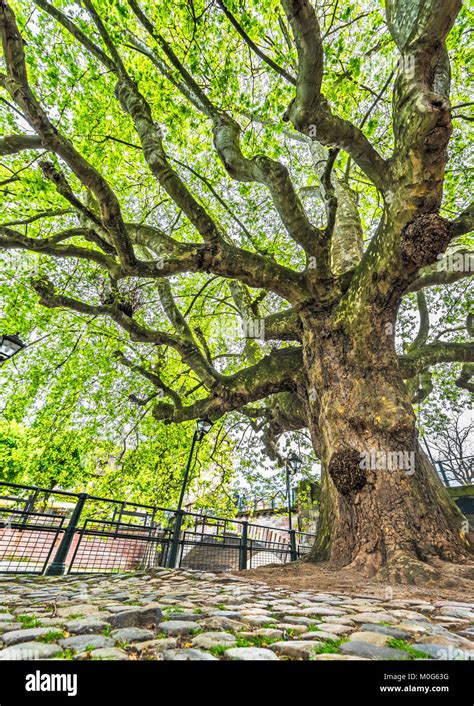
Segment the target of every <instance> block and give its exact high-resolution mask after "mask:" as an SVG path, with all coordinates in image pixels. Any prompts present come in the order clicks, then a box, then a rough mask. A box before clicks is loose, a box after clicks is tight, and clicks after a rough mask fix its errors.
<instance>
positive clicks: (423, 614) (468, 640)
mask: <svg viewBox="0 0 474 706" xmlns="http://www.w3.org/2000/svg"><path fill="white" fill-rule="evenodd" d="M10 659H73V660H76V659H79V660H82V659H107V660H124V659H152V660H308V659H311V660H348V659H359V660H360V659H395V660H398V659H404V660H405V659H409V660H417V659H463V660H467V659H474V604H472V603H471V604H470V603H460V602H454V601H447V600H445V601H436V602H433V603H427V602H424V601H422V600H420V599H418V600H417V599H409V600H408V599H407V600H400V599H398V598H397V599H393V600H384V599H378V598H373V597H367V596H356V595H347V594H337V593H334V594H333V593H318V592H317V591H314V592H313V591H301V592H294V591H289V590H288V589H284V588H281V589H276V588H270V587H269V586H268V585H266V584H265V583H262V582H257V581H254V580H249V579H246V578H245V577H244V576H242V577H240V576H239V577H236V576H233V575H226V574H211V573H207V572H202V571H184V570H169V569H158V570H157V571H156V572H155V573H154V574H153V575H152V576H149V575H137V574H115V575H107V576H103V575H102V576H78V575H72V576H66V577H44V576H37V577H34V576H22V577H20V576H1V575H0V660H10Z"/></svg>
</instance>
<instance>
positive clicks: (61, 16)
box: [0, 0, 474, 581]
mask: <svg viewBox="0 0 474 706" xmlns="http://www.w3.org/2000/svg"><path fill="white" fill-rule="evenodd" d="M13 8H14V9H12V7H10V6H9V5H8V4H7V3H6V2H5V1H4V0H0V32H1V36H2V43H3V53H4V65H3V71H2V72H0V86H1V87H3V95H2V106H3V108H4V113H3V118H2V120H3V125H4V127H5V137H4V138H3V139H2V140H1V142H0V150H1V153H2V155H3V156H4V158H6V159H4V164H5V167H4V169H5V175H4V177H2V184H1V185H2V188H3V189H4V195H5V199H4V208H3V215H4V216H5V217H4V218H3V219H2V221H3V222H2V225H1V226H0V248H2V249H3V250H4V251H6V253H8V251H11V250H20V251H23V254H24V257H25V259H24V260H23V261H22V260H21V258H20V259H14V260H13V261H12V260H10V259H9V258H8V256H7V257H6V260H5V262H6V267H13V268H15V271H14V273H13V274H14V276H15V277H20V279H21V283H22V285H24V286H25V287H27V288H29V289H27V290H25V293H24V295H23V294H21V295H18V296H17V295H16V293H15V294H13V295H9V296H8V298H9V300H10V302H11V297H12V296H13V297H15V296H17V298H18V299H21V300H23V301H27V302H28V306H27V307H26V309H27V312H28V313H27V312H26V311H25V317H26V319H28V317H30V321H29V323H30V326H29V327H28V329H29V330H30V331H31V328H32V325H33V326H34V325H36V320H37V319H36V317H37V316H38V314H37V310H36V308H35V309H34V310H33V309H32V307H31V301H32V292H35V293H36V294H37V295H39V301H40V303H41V304H42V305H43V306H44V307H47V308H49V309H51V310H59V312H56V314H57V315H58V316H57V318H55V316H54V315H52V316H51V319H50V325H52V326H53V328H54V329H55V335H54V337H53V341H52V342H51V341H50V343H49V344H48V345H51V343H53V345H54V339H57V338H58V337H60V338H61V340H64V339H66V340H69V341H70V340H71V339H74V342H73V343H72V346H71V347H70V350H69V353H68V356H69V358H68V360H69V359H72V360H74V358H75V352H76V351H77V348H78V347H79V346H80V345H81V343H82V342H83V340H84V337H85V336H88V337H90V338H89V344H88V345H91V343H90V341H91V340H94V345H93V346H91V347H92V348H93V355H91V357H90V358H89V364H90V365H93V364H94V362H93V361H94V358H96V360H97V362H99V361H100V362H102V361H105V360H107V361H108V367H107V366H106V365H104V368H103V370H104V378H107V376H108V375H110V373H111V370H112V366H114V369H118V368H121V369H122V370H123V371H124V373H120V374H119V380H118V383H117V387H116V388H115V389H114V391H113V394H111V395H110V397H107V399H106V401H105V404H106V405H110V406H111V407H112V406H113V405H114V403H115V399H114V398H115V397H116V395H117V391H118V390H119V389H120V388H121V387H123V380H122V379H121V376H122V375H123V374H133V375H134V377H135V378H137V379H138V376H141V378H143V388H142V390H136V391H134V392H133V393H132V395H133V398H132V399H133V401H134V402H135V404H136V405H137V407H138V408H139V409H140V410H141V414H143V415H145V414H146V413H147V412H148V411H150V412H151V413H152V414H153V417H154V418H155V419H156V420H164V421H166V422H168V423H170V422H176V423H181V422H186V421H189V420H192V419H196V418H198V417H202V416H204V415H207V416H209V417H211V418H212V419H214V420H217V419H220V418H222V417H223V416H224V415H225V414H227V413H230V412H233V411H239V413H240V414H242V415H244V416H245V417H247V418H248V419H249V420H250V421H252V423H253V424H259V425H260V429H261V431H262V434H263V437H264V440H265V442H266V443H267V445H268V446H269V448H270V450H271V449H272V447H273V453H275V452H276V448H275V442H274V440H275V438H278V437H279V436H280V435H281V434H282V433H283V432H285V431H288V430H292V431H295V430H298V429H301V428H308V430H309V432H310V435H311V440H312V444H313V448H314V450H315V453H316V454H317V455H318V456H319V457H320V459H321V462H322V466H323V477H322V497H321V520H320V526H319V536H318V541H317V543H316V545H315V547H314V550H313V552H312V553H311V556H310V558H311V559H313V560H319V559H327V560H329V561H330V563H331V565H332V566H343V565H349V566H351V567H354V568H360V569H362V570H363V571H365V572H368V573H376V572H379V574H380V575H381V576H386V577H389V578H391V579H393V580H406V579H407V580H413V581H418V580H422V579H424V578H427V577H430V576H438V575H439V571H440V570H441V569H442V567H443V562H465V561H466V560H467V558H468V552H469V548H468V544H467V541H466V538H465V537H464V534H463V532H462V517H461V515H460V513H459V512H457V510H456V508H455V506H454V505H453V503H451V501H450V500H449V498H448V496H447V494H446V492H445V491H444V489H443V487H442V485H441V484H440V482H439V480H438V479H437V477H436V475H435V473H434V471H433V468H432V467H431V465H430V463H429V462H428V460H427V458H426V457H425V455H424V454H423V452H422V451H421V449H420V446H419V443H418V439H417V428H416V418H415V414H414V411H413V406H412V403H413V402H415V403H416V402H417V401H420V400H422V399H423V397H424V396H426V394H427V392H429V390H428V387H429V385H428V384H427V379H428V377H429V375H430V371H431V369H432V366H435V365H437V364H439V363H452V362H459V363H461V364H462V366H463V367H462V370H461V372H460V374H459V377H458V379H457V384H458V385H460V386H463V387H467V388H470V387H471V386H472V383H471V382H470V380H471V373H472V363H473V361H474V345H473V344H472V342H470V341H469V339H468V334H469V330H468V329H469V320H468V329H466V328H463V330H462V332H461V331H459V330H458V331H457V332H456V333H455V335H454V336H448V339H447V340H446V339H444V340H434V341H430V339H429V332H430V330H429V327H428V326H427V321H428V317H427V313H428V305H427V301H426V296H424V294H423V292H424V289H425V287H432V286H435V285H441V284H443V285H451V284H452V283H455V282H458V281H459V280H462V278H464V277H466V276H467V275H469V274H471V268H470V265H469V263H470V259H469V252H470V248H469V245H470V241H469V239H468V238H466V237H465V234H467V233H468V232H469V231H470V230H471V228H472V207H469V206H468V205H467V198H468V184H467V180H466V179H465V176H466V169H465V167H464V166H463V165H464V159H463V155H464V151H465V150H466V149H467V147H466V138H465V134H464V132H463V130H462V129H458V130H457V132H456V134H455V136H454V138H453V143H454V152H455V161H454V162H453V163H452V164H450V163H449V161H448V151H447V147H448V143H449V142H450V140H451V137H452V134H453V124H456V123H457V122H458V123H459V128H460V127H462V123H463V121H465V118H466V113H465V110H468V108H469V105H468V103H469V101H468V99H467V98H466V96H465V90H466V88H465V86H466V81H465V75H464V74H465V71H466V56H467V52H468V48H467V37H468V33H466V32H465V29H466V27H467V26H468V21H469V20H468V15H467V11H466V10H463V9H462V7H461V2H460V0H442V1H441V0H409V2H406V1H405V0H404V1H403V2H401V0H400V1H398V0H386V2H385V14H384V13H383V11H382V9H381V8H380V6H379V5H378V3H375V2H372V1H370V0H366V1H364V2H353V3H350V4H346V5H345V7H341V8H340V7H339V3H338V2H333V3H318V4H317V6H316V7H313V5H312V4H311V3H310V2H308V0H281V3H280V2H277V0H266V1H265V2H263V3H258V4H256V3H253V2H248V3H246V4H245V5H241V4H238V3H231V2H230V0H216V2H214V3H210V4H206V3H200V2H199V3H192V4H191V3H183V4H180V3H176V2H174V1H169V2H163V3H160V5H159V7H156V5H155V3H152V2H143V3H141V4H138V3H137V2H136V0H128V2H126V3H125V2H105V1H102V0H101V1H99V0H97V1H96V2H95V3H93V2H91V0H83V2H81V3H71V2H65V1H63V0H62V1H58V2H55V3H54V4H51V3H48V2H46V0H35V1H34V2H33V3H26V4H25V3H24V2H22V3H20V4H18V3H15V4H14V6H13ZM15 13H16V16H15ZM449 52H450V53H451V57H452V62H451V63H452V70H453V71H452V72H453V77H454V82H453V86H452V87H451V85H450V84H451V76H450V74H451V69H450V53H449ZM375 67H377V70H375ZM450 92H451V93H450ZM450 95H451V97H452V98H453V100H454V103H452V102H451V101H450ZM453 105H455V106H457V108H455V109H454V108H453ZM390 106H391V107H390ZM456 111H462V112H456ZM7 129H8V132H7ZM211 141H212V147H211ZM443 192H444V201H443ZM448 248H451V250H448V255H447V256H446V257H445V259H441V260H440V256H442V254H443V253H445V252H446V251H447V249H448ZM453 252H456V253H462V256H461V260H462V265H461V266H459V255H458V257H457V258H453V256H452V253H453ZM35 254H36V255H35ZM21 262H23V263H24V264H25V268H29V267H30V266H31V263H32V262H34V264H35V267H36V273H35V274H34V275H33V276H32V277H28V276H27V275H26V273H24V274H22V273H21V272H20V271H19V269H18V268H19V264H18V263H21ZM454 263H456V264H454ZM466 263H467V264H466ZM408 292H416V293H417V294H416V298H417V305H418V309H419V318H420V326H419V331H418V333H417V335H416V337H415V338H414V339H413V340H412V341H411V342H410V343H408V342H405V349H404V350H402V351H400V350H397V346H396V336H395V332H396V329H395V326H396V319H397V313H398V310H399V307H400V304H401V302H402V298H403V297H404V296H405V295H406V294H407V293H408ZM19 306H20V307H21V306H22V304H21V303H20V302H19ZM13 311H14V310H13V309H12V307H11V306H9V307H7V317H8V316H10V317H11V316H12V315H13ZM33 311H34V314H33V313H31V312H33ZM39 316H41V315H39ZM33 320H34V321H33ZM58 322H60V325H59V326H58ZM239 324H243V334H244V335H240V334H239V333H238V329H237V326H238V325H239ZM43 325H44V321H43ZM69 326H70V328H68V327H69ZM78 327H79V328H81V331H80V332H79V333H78V332H77V328H78ZM58 328H59V332H58ZM455 328H456V329H458V326H456V327H455ZM63 329H67V330H66V331H64V333H63ZM127 336H128V337H129V339H130V341H128V340H127ZM130 342H131V343H130ZM61 345H63V344H61ZM105 371H107V372H105ZM74 373H75V376H76V382H75V384H74V385H73V387H75V385H76V384H77V388H76V390H77V391H79V389H81V390H82V392H81V393H80V397H81V402H82V405H81V406H82V409H81V410H80V412H79V415H81V414H82V415H83V416H84V417H89V416H91V415H93V414H94V413H95V409H94V405H95V404H96V402H97V401H99V400H100V404H102V405H103V404H104V400H103V397H104V391H107V392H108V391H109V389H110V388H109V387H108V386H107V384H106V383H105V386H104V387H102V385H101V384H100V383H99V384H97V386H96V388H95V389H92V390H85V389H84V387H83V386H81V377H83V382H84V380H85V379H86V378H87V373H86V371H85V370H84V369H82V368H81V367H79V368H77V360H76V366H75V369H74ZM404 379H405V380H407V381H408V383H407V384H406V383H405V382H404ZM104 382H105V380H104ZM27 384H28V385H29V386H30V394H33V395H35V396H36V397H38V395H39V397H40V398H41V395H44V394H45V391H44V388H43V389H42V386H43V385H44V378H43V377H42V373H40V374H38V375H37V376H36V378H35V377H34V376H32V377H31V376H28V383H27ZM66 396H68V395H66ZM29 399H31V397H29ZM76 404H77V402H76ZM115 409H117V407H116V406H115ZM109 411H111V410H109ZM75 413H76V414H77V410H75ZM110 418H111V417H109V419H110ZM374 454H379V457H385V459H390V458H396V459H398V461H397V462H396V463H395V466H393V465H392V467H391V468H390V469H389V470H387V468H385V469H384V468H380V467H378V466H376V467H374V466H373V465H371V464H370V463H369V465H367V464H364V463H363V461H364V459H365V458H366V457H368V458H370V459H372V458H373V456H374ZM412 454H413V455H414V457H415V472H414V473H412V468H411V465H409V467H408V466H407V465H406V463H405V460H406V459H409V458H411V455H412Z"/></svg>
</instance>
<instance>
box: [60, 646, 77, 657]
mask: <svg viewBox="0 0 474 706" xmlns="http://www.w3.org/2000/svg"><path fill="white" fill-rule="evenodd" d="M74 655H75V652H74V650H71V649H69V648H68V649H67V650H63V651H62V652H61V653H60V654H58V655H57V657H56V659H74Z"/></svg>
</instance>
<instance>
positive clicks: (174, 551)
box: [166, 510, 184, 569]
mask: <svg viewBox="0 0 474 706" xmlns="http://www.w3.org/2000/svg"><path fill="white" fill-rule="evenodd" d="M183 516H184V510H177V511H176V517H175V519H174V528H173V536H172V538H171V544H170V551H169V554H168V561H167V562H166V565H167V567H168V569H175V568H176V562H177V559H178V550H179V539H180V535H181V525H182V523H183Z"/></svg>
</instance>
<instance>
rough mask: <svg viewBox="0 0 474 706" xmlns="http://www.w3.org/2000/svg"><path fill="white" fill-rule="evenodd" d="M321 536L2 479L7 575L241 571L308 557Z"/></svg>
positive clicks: (1, 554)
mask: <svg viewBox="0 0 474 706" xmlns="http://www.w3.org/2000/svg"><path fill="white" fill-rule="evenodd" d="M314 539H315V535H310V534H306V533H303V532H298V531H296V530H286V529H280V528H277V527H267V526H265V525H259V524H253V523H249V522H246V521H242V520H236V519H228V518H222V517H214V516H211V515H209V514H207V515H202V514H199V513H193V512H184V511H176V510H170V509H168V508H162V507H156V506H151V505H141V504H138V503H131V502H127V501H118V500H112V499H109V498H100V497H96V496H93V495H86V494H84V493H70V492H67V491H61V490H50V489H47V488H37V487H34V486H24V485H19V484H16V483H7V482H3V481H0V573H34V574H42V573H46V574H49V575H59V574H63V573H110V572H121V571H134V570H144V569H149V568H154V567H158V566H167V567H173V568H174V567H186V568H190V569H200V570H208V571H237V570H242V569H251V568H256V567H258V566H263V565H266V564H284V563H287V562H289V561H295V560H296V559H298V558H299V557H301V556H303V555H304V554H306V553H307V552H308V551H309V550H310V548H311V545H312V543H313V541H314Z"/></svg>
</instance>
